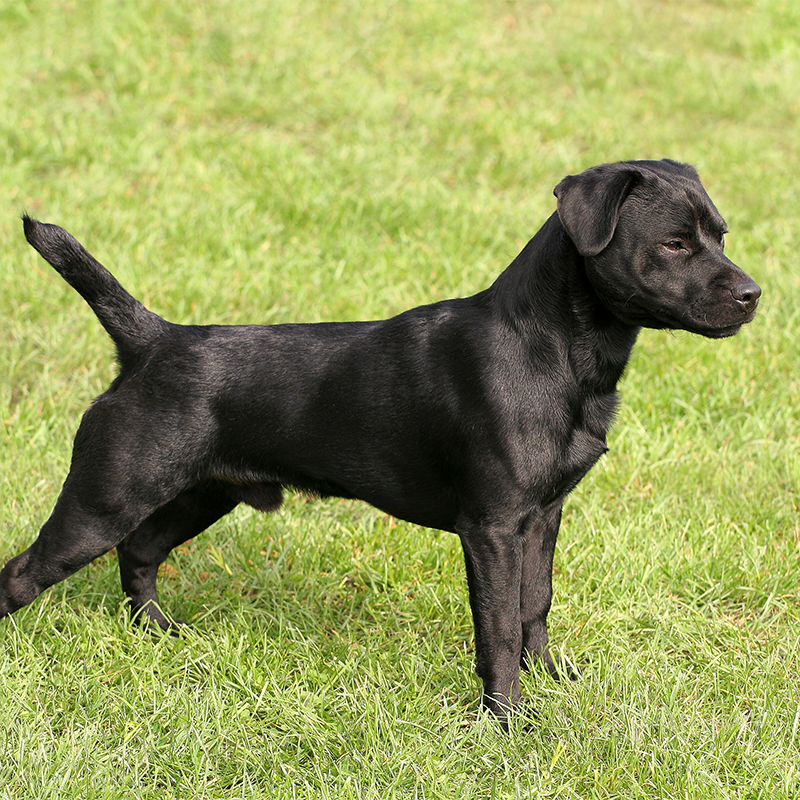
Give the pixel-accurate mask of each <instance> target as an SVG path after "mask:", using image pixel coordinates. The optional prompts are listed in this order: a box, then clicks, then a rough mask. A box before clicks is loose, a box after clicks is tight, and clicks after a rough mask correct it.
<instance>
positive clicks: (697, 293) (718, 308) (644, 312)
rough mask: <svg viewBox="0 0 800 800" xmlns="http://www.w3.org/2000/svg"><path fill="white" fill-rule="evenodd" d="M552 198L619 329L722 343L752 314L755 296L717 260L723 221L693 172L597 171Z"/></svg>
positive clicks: (635, 167) (664, 168)
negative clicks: (685, 334)
mask: <svg viewBox="0 0 800 800" xmlns="http://www.w3.org/2000/svg"><path fill="white" fill-rule="evenodd" d="M554 193H555V195H556V197H557V198H558V216H559V219H560V220H561V224H562V225H563V226H564V229H565V230H566V232H567V235H568V236H569V237H570V239H571V240H572V242H573V243H574V245H575V247H576V249H577V250H578V253H579V254H580V255H581V256H583V257H584V259H585V263H586V272H587V275H588V277H589V280H590V282H591V283H592V286H593V287H594V289H595V291H596V292H597V294H598V295H599V297H600V298H601V299H602V301H603V303H604V304H605V305H606V307H607V308H608V309H609V310H610V311H611V312H612V313H613V314H614V315H615V316H616V317H618V318H619V319H621V320H622V321H623V322H626V323H629V324H631V325H641V326H644V327H647V328H670V329H682V330H687V331H691V332H692V333H699V334H702V335H703V336H710V337H714V338H721V337H723V336H732V335H733V334H735V333H736V332H737V331H738V330H739V328H740V327H741V326H742V325H743V324H744V323H745V322H750V320H752V319H753V317H754V316H755V313H756V306H757V305H758V298H759V297H760V296H761V289H760V288H759V287H758V286H757V285H756V284H755V283H754V282H753V280H752V279H751V278H750V277H749V276H748V275H747V274H745V273H744V272H743V271H742V270H741V269H739V267H737V266H736V265H735V264H734V263H733V262H732V261H730V260H729V259H728V258H727V257H726V256H725V254H724V252H723V248H724V234H725V233H726V232H727V227H726V225H725V220H723V219H722V217H721V216H720V213H719V212H718V211H717V209H716V208H715V207H714V204H713V203H712V202H711V200H710V198H709V197H708V195H707V194H706V192H705V189H704V188H703V185H702V184H701V183H700V178H699V177H698V175H697V172H696V171H695V170H694V168H693V167H690V166H689V165H687V164H679V163H677V162H676V161H669V160H667V159H665V160H662V161H623V162H620V163H617V164H604V165H602V166H599V167H593V168H592V169H588V170H586V171H585V172H582V173H581V174H580V175H569V176H568V177H566V178H564V180H563V181H561V183H559V184H558V186H556V188H555V192H554Z"/></svg>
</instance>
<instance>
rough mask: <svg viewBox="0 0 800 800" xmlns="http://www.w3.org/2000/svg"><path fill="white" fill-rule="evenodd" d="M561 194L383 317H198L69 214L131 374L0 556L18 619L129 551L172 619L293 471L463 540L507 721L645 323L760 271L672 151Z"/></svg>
mask: <svg viewBox="0 0 800 800" xmlns="http://www.w3.org/2000/svg"><path fill="white" fill-rule="evenodd" d="M555 195H556V197H557V198H558V211H557V213H555V214H553V215H552V216H551V217H550V219H549V220H548V221H547V222H546V223H545V225H544V227H543V228H542V229H541V230H540V231H539V232H538V233H537V234H536V236H535V237H534V238H533V239H532V240H531V241H530V242H529V243H528V245H527V246H526V247H525V249H524V250H523V251H522V253H520V255H519V256H518V257H517V258H516V259H515V260H514V262H513V263H512V264H511V265H510V266H509V267H508V268H507V269H506V270H505V271H504V272H503V273H502V274H501V275H500V277H499V278H498V279H497V280H496V281H495V283H494V284H493V285H492V286H491V287H490V288H489V289H486V290H485V291H483V292H480V293H479V294H476V295H474V296H473V297H469V298H465V299H457V300H445V301H443V302H439V303H434V304H433V305H428V306H422V307H420V308H415V309H412V310H411V311H407V312H405V313H404V314H400V315H399V316H397V317H393V318H392V319H388V320H383V321H378V322H344V323H321V324H313V325H311V324H305V325H299V324H298V325H274V326H231V327H228V326H180V325H175V324H172V323H170V322H166V321H165V320H163V319H161V318H160V317H158V316H156V315H155V314H153V313H152V312H150V311H148V310H147V309H146V308H144V306H143V305H142V304H141V303H139V302H138V301H137V300H135V299H134V298H133V297H132V296H131V295H129V294H128V293H127V292H126V291H125V290H124V289H123V288H122V286H120V284H119V283H117V281H116V280H115V279H114V278H113V277H112V275H111V274H110V273H109V272H108V271H107V270H106V269H105V268H104V267H102V266H101V265H100V264H99V263H98V262H97V261H95V260H94V258H92V257H91V256H90V255H89V254H88V253H87V252H86V251H85V250H84V249H83V247H81V245H80V244H78V242H76V241H75V239H73V238H72V237H71V236H70V235H69V234H68V233H66V232H65V231H63V230H62V229H61V228H57V227H55V226H53V225H46V224H42V223H39V222H35V221H34V220H32V219H29V218H27V217H26V218H25V220H24V222H25V235H26V236H27V238H28V241H29V242H30V243H31V244H32V245H33V247H35V248H36V249H37V250H38V251H39V252H40V253H41V254H42V256H44V258H45V259H47V261H49V262H50V264H51V265H52V266H53V267H55V269H56V270H57V271H58V272H59V273H60V274H61V275H62V276H63V277H64V279H65V280H66V281H67V282H68V283H69V284H70V285H71V286H73V287H74V288H75V289H76V290H77V291H78V292H79V293H80V294H81V295H82V296H83V298H84V299H85V300H86V302H87V303H88V304H89V305H90V306H91V307H92V309H93V310H94V312H95V314H97V316H98V318H99V320H100V322H101V323H102V325H103V326H104V327H105V329H106V330H107V331H108V333H109V334H110V336H111V338H112V339H113V340H114V343H115V345H116V347H117V352H118V358H119V364H120V373H119V375H118V376H117V378H116V380H114V382H113V383H112V384H111V386H110V387H109V389H108V390H107V391H106V392H105V393H104V394H102V395H101V396H100V397H98V398H97V399H96V400H95V402H94V403H93V404H92V406H91V407H90V408H89V410H88V411H87V412H86V414H85V415H84V418H83V421H82V423H81V425H80V428H79V430H78V433H77V435H76V437H75V446H74V451H73V455H72V466H71V468H70V471H69V475H68V476H67V479H66V481H65V483H64V487H63V489H62V492H61V495H60V496H59V498H58V501H57V502H56V505H55V508H54V510H53V513H52V515H51V516H50V519H48V520H47V522H46V523H45V524H44V526H43V527H42V529H41V531H40V533H39V536H38V538H37V539H36V541H35V542H34V543H33V544H32V545H31V546H30V547H29V548H28V549H27V550H26V551H25V552H23V553H22V554H20V555H18V556H17V557H16V558H13V559H11V561H9V562H8V564H6V566H5V568H4V569H3V571H2V573H0V617H3V616H5V615H7V614H10V613H11V612H13V611H15V610H16V609H18V608H20V607H22V606H24V605H27V604H28V603H30V602H31V601H32V600H33V599H34V598H35V597H36V596H37V595H38V594H39V593H40V592H41V591H42V590H44V589H45V588H47V587H48V586H51V585H53V584H54V583H56V582H57V581H60V580H63V579H64V578H66V577H67V576H68V575H70V574H72V573H73V572H75V571H76V570H78V569H80V568H81V567H83V566H84V565H86V564H88V563H89V562H90V561H92V559H94V558H97V556H99V555H100V554H102V553H105V552H106V551H108V550H110V549H111V548H113V547H116V548H117V554H118V556H119V567H120V574H121V578H122V586H123V589H124V590H125V592H126V593H127V595H128V597H129V598H130V604H131V607H132V609H133V611H134V613H136V614H138V615H140V616H141V618H142V619H145V620H147V621H149V622H150V623H153V624H155V625H157V626H160V627H161V628H164V629H167V628H168V627H169V626H170V622H169V621H168V620H167V618H166V617H165V616H164V615H163V613H162V612H161V610H160V608H159V606H158V596H157V594H156V573H157V570H158V566H159V564H161V563H162V562H163V561H164V559H165V558H166V557H167V555H168V554H169V552H170V550H172V548H174V547H175V546H177V545H179V544H181V543H182V542H185V541H186V540H188V539H190V538H192V537H193V536H196V535H197V534H198V533H200V532H201V531H202V530H203V529H205V528H206V527H208V526H209V525H211V524H212V523H213V522H215V521H216V520H218V519H219V518H220V517H222V516H223V515H224V514H227V513H228V512H229V511H230V510H231V509H232V508H233V507H234V506H236V505H237V503H247V504H249V505H251V506H253V507H255V508H257V509H259V510H262V511H272V510H274V509H276V508H277V507H278V506H279V505H280V503H281V490H282V487H284V486H293V487H298V488H300V489H301V490H307V491H310V492H314V493H316V494H318V495H322V496H338V497H355V498H360V499H362V500H365V501H367V502H368V503H371V504H372V505H374V506H377V507H378V508H380V509H383V510H384V511H386V512H388V513H390V514H393V515H394V516H396V517H399V518H401V519H405V520H409V521H411V522H414V523H417V524H420V525H427V526H429V527H431V528H440V529H442V530H447V531H453V532H455V533H457V534H458V535H459V537H460V538H461V543H462V545H463V548H464V556H465V560H466V567H467V578H468V583H469V598H470V605H471V607H472V614H473V619H474V623H475V647H476V662H477V666H476V671H477V673H478V675H480V676H481V678H482V679H483V682H484V696H483V704H484V706H485V707H486V708H488V709H489V710H490V711H492V712H493V713H494V714H495V715H496V716H497V717H498V718H499V720H500V721H501V723H503V724H505V723H506V720H507V711H508V709H509V708H510V707H513V706H514V705H515V704H516V703H517V701H518V700H519V671H520V667H523V668H526V667H527V666H529V663H530V662H531V661H532V660H534V659H540V660H541V661H542V662H543V663H544V664H545V665H546V666H547V668H548V669H549V670H550V671H551V672H553V673H554V674H555V673H557V672H558V669H557V665H556V664H555V663H554V660H553V659H552V657H551V656H550V654H549V652H548V650H547V627H546V619H547V613H548V610H549V608H550V597H551V571H552V563H553V550H554V547H555V543H556V534H557V533H558V526H559V520H560V517H561V505H562V502H563V500H564V498H565V497H566V495H567V494H568V493H569V492H570V491H571V490H572V489H573V488H574V487H575V485H576V484H577V483H578V481H580V479H581V478H582V477H583V476H584V475H585V474H586V472H587V471H588V470H589V468H590V467H591V466H592V465H593V464H594V463H595V462H596V461H597V459H598V458H599V457H600V456H601V455H602V454H603V453H604V452H605V451H606V438H605V437H606V432H607V430H608V428H609V426H610V425H611V422H612V418H613V416H614V409H615V406H616V396H615V387H616V384H617V381H618V380H619V378H620V376H621V375H622V372H623V370H624V368H625V364H626V362H627V360H628V358H629V356H630V352H631V348H632V347H633V343H634V341H635V339H636V336H637V334H638V332H639V329H640V327H641V326H645V327H648V328H668V329H683V330H688V331H692V332H694V333H699V334H702V335H704V336H710V337H715V338H720V337H723V336H732V335H733V334H734V333H736V332H737V331H738V330H739V328H740V327H741V325H742V324H743V323H745V322H749V321H750V320H752V319H753V316H754V314H755V311H756V306H757V304H758V298H759V296H760V294H761V290H760V289H759V287H758V286H757V285H756V284H755V283H753V281H752V280H751V279H750V278H749V277H748V276H747V275H746V274H745V273H744V272H742V270H740V269H739V268H738V267H737V266H735V265H734V264H733V263H731V262H730V261H729V260H728V259H727V258H726V257H725V255H724V254H723V252H722V250H723V234H724V233H725V222H724V221H723V219H722V217H721V216H720V215H719V213H718V212H717V210H716V208H715V207H714V205H713V204H712V203H711V201H710V199H709V198H708V196H707V195H706V193H705V191H704V189H703V187H702V185H701V184H700V180H699V178H698V176H697V173H696V172H695V171H694V169H693V168H692V167H690V166H686V165H684V164H678V163H676V162H673V161H667V160H664V161H631V162H622V163H618V164H607V165H603V166H599V167H595V168H593V169H589V170H587V171H586V172H583V173H581V174H580V175H573V176H569V177H567V178H565V179H564V180H563V181H561V183H559V185H558V186H557V187H556V189H555Z"/></svg>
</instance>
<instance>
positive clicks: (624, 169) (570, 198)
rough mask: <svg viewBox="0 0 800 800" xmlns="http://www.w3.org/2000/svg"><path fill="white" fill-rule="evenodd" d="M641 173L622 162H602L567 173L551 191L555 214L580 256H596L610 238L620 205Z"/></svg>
mask: <svg viewBox="0 0 800 800" xmlns="http://www.w3.org/2000/svg"><path fill="white" fill-rule="evenodd" d="M642 177H643V176H642V173H641V172H640V171H639V170H637V169H635V168H633V167H629V166H625V165H624V164H603V165H602V166H600V167H592V169H587V170H586V171H585V172H581V173H580V175H567V177H566V178H564V180H563V181H561V183H559V184H558V186H556V188H555V189H554V190H553V194H554V195H555V196H556V197H557V198H558V205H557V208H558V216H559V219H560V220H561V224H562V225H563V226H564V228H565V229H566V231H567V234H568V235H569V238H570V239H572V241H573V242H574V244H575V247H577V248H578V252H579V253H580V254H581V255H582V256H596V255H597V254H598V253H600V252H602V251H603V250H604V249H605V248H606V247H607V245H608V243H609V242H610V241H611V237H612V236H613V235H614V229H615V228H616V227H617V221H618V220H619V212H620V208H622V204H623V203H624V202H625V198H626V197H627V196H628V195H629V194H630V192H631V189H633V187H634V186H635V185H636V184H637V183H638V182H639V181H640V180H641V179H642Z"/></svg>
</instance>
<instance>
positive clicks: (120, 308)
mask: <svg viewBox="0 0 800 800" xmlns="http://www.w3.org/2000/svg"><path fill="white" fill-rule="evenodd" d="M22 223H23V226H24V228H25V238H26V239H27V240H28V242H30V244H31V246H32V247H33V248H34V249H35V250H36V251H37V252H38V253H39V254H40V255H41V256H42V257H43V258H44V259H45V261H47V262H48V264H50V266H52V267H53V268H54V269H55V270H56V272H58V273H59V275H61V277H62V278H64V280H65V281H66V282H67V283H68V284H69V285H70V286H72V288H73V289H75V290H76V291H77V292H78V294H80V295H81V297H83V299H84V300H85V301H86V302H87V303H88V304H89V306H90V307H91V309H92V311H94V313H95V314H96V315H97V318H98V319H99V320H100V324H101V325H102V326H103V327H104V328H105V329H106V331H107V332H108V335H109V336H110V337H111V339H112V340H113V341H114V344H115V345H116V346H117V354H118V356H119V360H120V364H121V365H122V366H125V365H126V364H129V363H131V362H133V361H136V360H137V359H138V357H140V356H141V355H143V354H144V353H145V352H147V351H148V350H149V348H150V346H151V345H152V343H153V341H154V340H155V339H156V338H158V336H159V335H160V334H161V333H162V332H163V331H164V329H165V328H166V327H167V326H168V325H169V323H168V322H166V321H165V320H163V319H161V317H159V316H158V315H157V314H154V313H153V312H152V311H148V310H147V309H146V308H145V307H144V306H143V305H142V304H141V303H140V302H139V301H138V300H137V299H136V298H135V297H133V296H132V295H131V294H129V293H128V292H127V291H126V290H125V289H124V288H123V287H122V284H120V282H119V281H118V280H117V279H116V278H115V277H114V276H113V275H112V274H111V273H110V272H109V271H108V270H107V269H106V268H105V267H104V266H103V265H102V264H101V263H100V262H98V261H96V260H95V259H94V258H92V256H91V255H89V253H87V252H86V250H84V248H83V247H82V246H81V244H80V242H78V241H77V240H76V239H75V238H73V237H72V236H70V234H69V233H67V232H66V231H65V230H64V229H63V228H59V227H58V226H57V225H49V224H47V223H45V222H37V221H36V220H35V219H31V218H30V217H29V216H28V215H27V214H26V215H25V216H24V217H23V218H22Z"/></svg>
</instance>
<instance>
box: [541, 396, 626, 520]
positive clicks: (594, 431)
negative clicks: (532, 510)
mask: <svg viewBox="0 0 800 800" xmlns="http://www.w3.org/2000/svg"><path fill="white" fill-rule="evenodd" d="M616 406H617V397H616V393H609V394H604V395H599V396H597V395H595V396H589V397H587V398H585V399H584V401H583V402H582V403H580V404H579V405H577V407H576V408H575V409H574V412H573V414H572V419H571V420H570V424H569V427H568V429H567V432H566V434H565V435H564V436H563V437H561V441H560V446H559V445H556V447H555V448H554V450H553V452H552V462H551V463H550V465H549V468H546V470H545V473H546V474H547V478H546V479H545V480H544V481H543V482H542V485H541V489H540V492H539V493H540V496H541V504H542V506H547V505H549V504H550V503H553V502H555V501H558V500H562V499H563V498H564V497H566V495H568V494H569V493H570V492H571V491H572V490H573V489H574V488H575V487H576V486H577V485H578V483H579V482H580V480H581V479H582V478H583V477H584V475H586V473H587V472H588V471H589V470H590V469H591V468H592V467H593V466H594V465H595V464H596V463H597V461H598V459H599V458H600V456H602V455H603V454H604V453H605V452H606V451H607V450H608V448H607V446H606V433H607V432H608V429H609V428H610V427H611V423H612V421H613V419H614V411H615V409H616Z"/></svg>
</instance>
